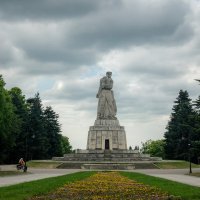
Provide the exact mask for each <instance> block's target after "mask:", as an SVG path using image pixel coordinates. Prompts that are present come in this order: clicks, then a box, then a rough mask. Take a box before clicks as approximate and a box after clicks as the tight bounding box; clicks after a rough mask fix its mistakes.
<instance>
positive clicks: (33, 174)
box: [0, 165, 200, 187]
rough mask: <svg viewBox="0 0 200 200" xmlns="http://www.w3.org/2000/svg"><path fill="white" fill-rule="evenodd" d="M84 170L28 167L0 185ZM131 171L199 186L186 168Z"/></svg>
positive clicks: (196, 170) (9, 168)
mask: <svg viewBox="0 0 200 200" xmlns="http://www.w3.org/2000/svg"><path fill="white" fill-rule="evenodd" d="M0 169H1V170H15V166H14V165H8V166H0ZM192 170H193V172H200V168H198V169H192ZM79 171H85V170H81V169H34V168H29V169H28V172H30V174H29V173H27V174H26V173H24V174H23V175H16V176H7V177H0V187H3V186H8V185H13V184H17V183H22V182H28V181H33V180H39V179H43V178H49V177H55V176H61V175H64V174H71V173H74V172H79ZM132 172H140V173H143V174H147V175H151V176H155V177H160V178H164V179H168V180H172V181H176V182H180V183H185V184H188V185H192V186H198V187H200V178H199V177H193V176H188V175H185V174H188V169H165V170H164V169H145V170H144V169H143V170H139V169H138V170H132ZM22 173H23V172H22Z"/></svg>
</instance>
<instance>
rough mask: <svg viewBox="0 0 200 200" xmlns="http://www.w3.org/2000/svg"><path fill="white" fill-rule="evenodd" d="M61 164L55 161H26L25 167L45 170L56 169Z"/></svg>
mask: <svg viewBox="0 0 200 200" xmlns="http://www.w3.org/2000/svg"><path fill="white" fill-rule="evenodd" d="M60 164H62V162H56V161H28V162H27V166H28V167H33V168H43V169H44V168H45V169H55V168H56V167H58V166H59V165H60Z"/></svg>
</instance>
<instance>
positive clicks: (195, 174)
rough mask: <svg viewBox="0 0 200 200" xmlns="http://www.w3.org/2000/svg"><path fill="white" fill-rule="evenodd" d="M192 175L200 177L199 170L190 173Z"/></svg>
mask: <svg viewBox="0 0 200 200" xmlns="http://www.w3.org/2000/svg"><path fill="white" fill-rule="evenodd" d="M189 175H190V176H196V177H200V173H199V172H194V173H192V174H189ZM199 181H200V180H199Z"/></svg>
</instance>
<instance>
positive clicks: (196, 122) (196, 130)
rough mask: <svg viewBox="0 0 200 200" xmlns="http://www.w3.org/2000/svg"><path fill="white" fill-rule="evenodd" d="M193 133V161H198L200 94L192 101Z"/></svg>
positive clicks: (199, 147) (199, 155)
mask: <svg viewBox="0 0 200 200" xmlns="http://www.w3.org/2000/svg"><path fill="white" fill-rule="evenodd" d="M193 106H194V110H195V114H194V131H193V132H194V133H193V135H192V138H191V140H192V142H191V149H192V155H193V159H192V160H193V162H195V163H198V158H199V157H200V96H199V97H198V98H197V100H196V101H194V104H193Z"/></svg>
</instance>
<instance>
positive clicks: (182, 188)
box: [120, 172, 200, 200]
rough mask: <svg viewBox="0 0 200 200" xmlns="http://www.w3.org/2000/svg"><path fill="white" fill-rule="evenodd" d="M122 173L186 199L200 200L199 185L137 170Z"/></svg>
mask: <svg viewBox="0 0 200 200" xmlns="http://www.w3.org/2000/svg"><path fill="white" fill-rule="evenodd" d="M120 174H122V175H123V176H126V177H128V178H130V179H132V180H136V181H138V182H141V183H144V184H147V185H150V186H155V187H159V188H160V189H161V190H162V191H165V192H168V193H170V194H172V195H175V196H181V197H182V199H184V200H200V188H199V187H195V186H190V185H186V184H182V183H178V182H175V181H169V180H166V179H162V178H157V177H153V176H148V175H144V174H140V173H135V172H120Z"/></svg>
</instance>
